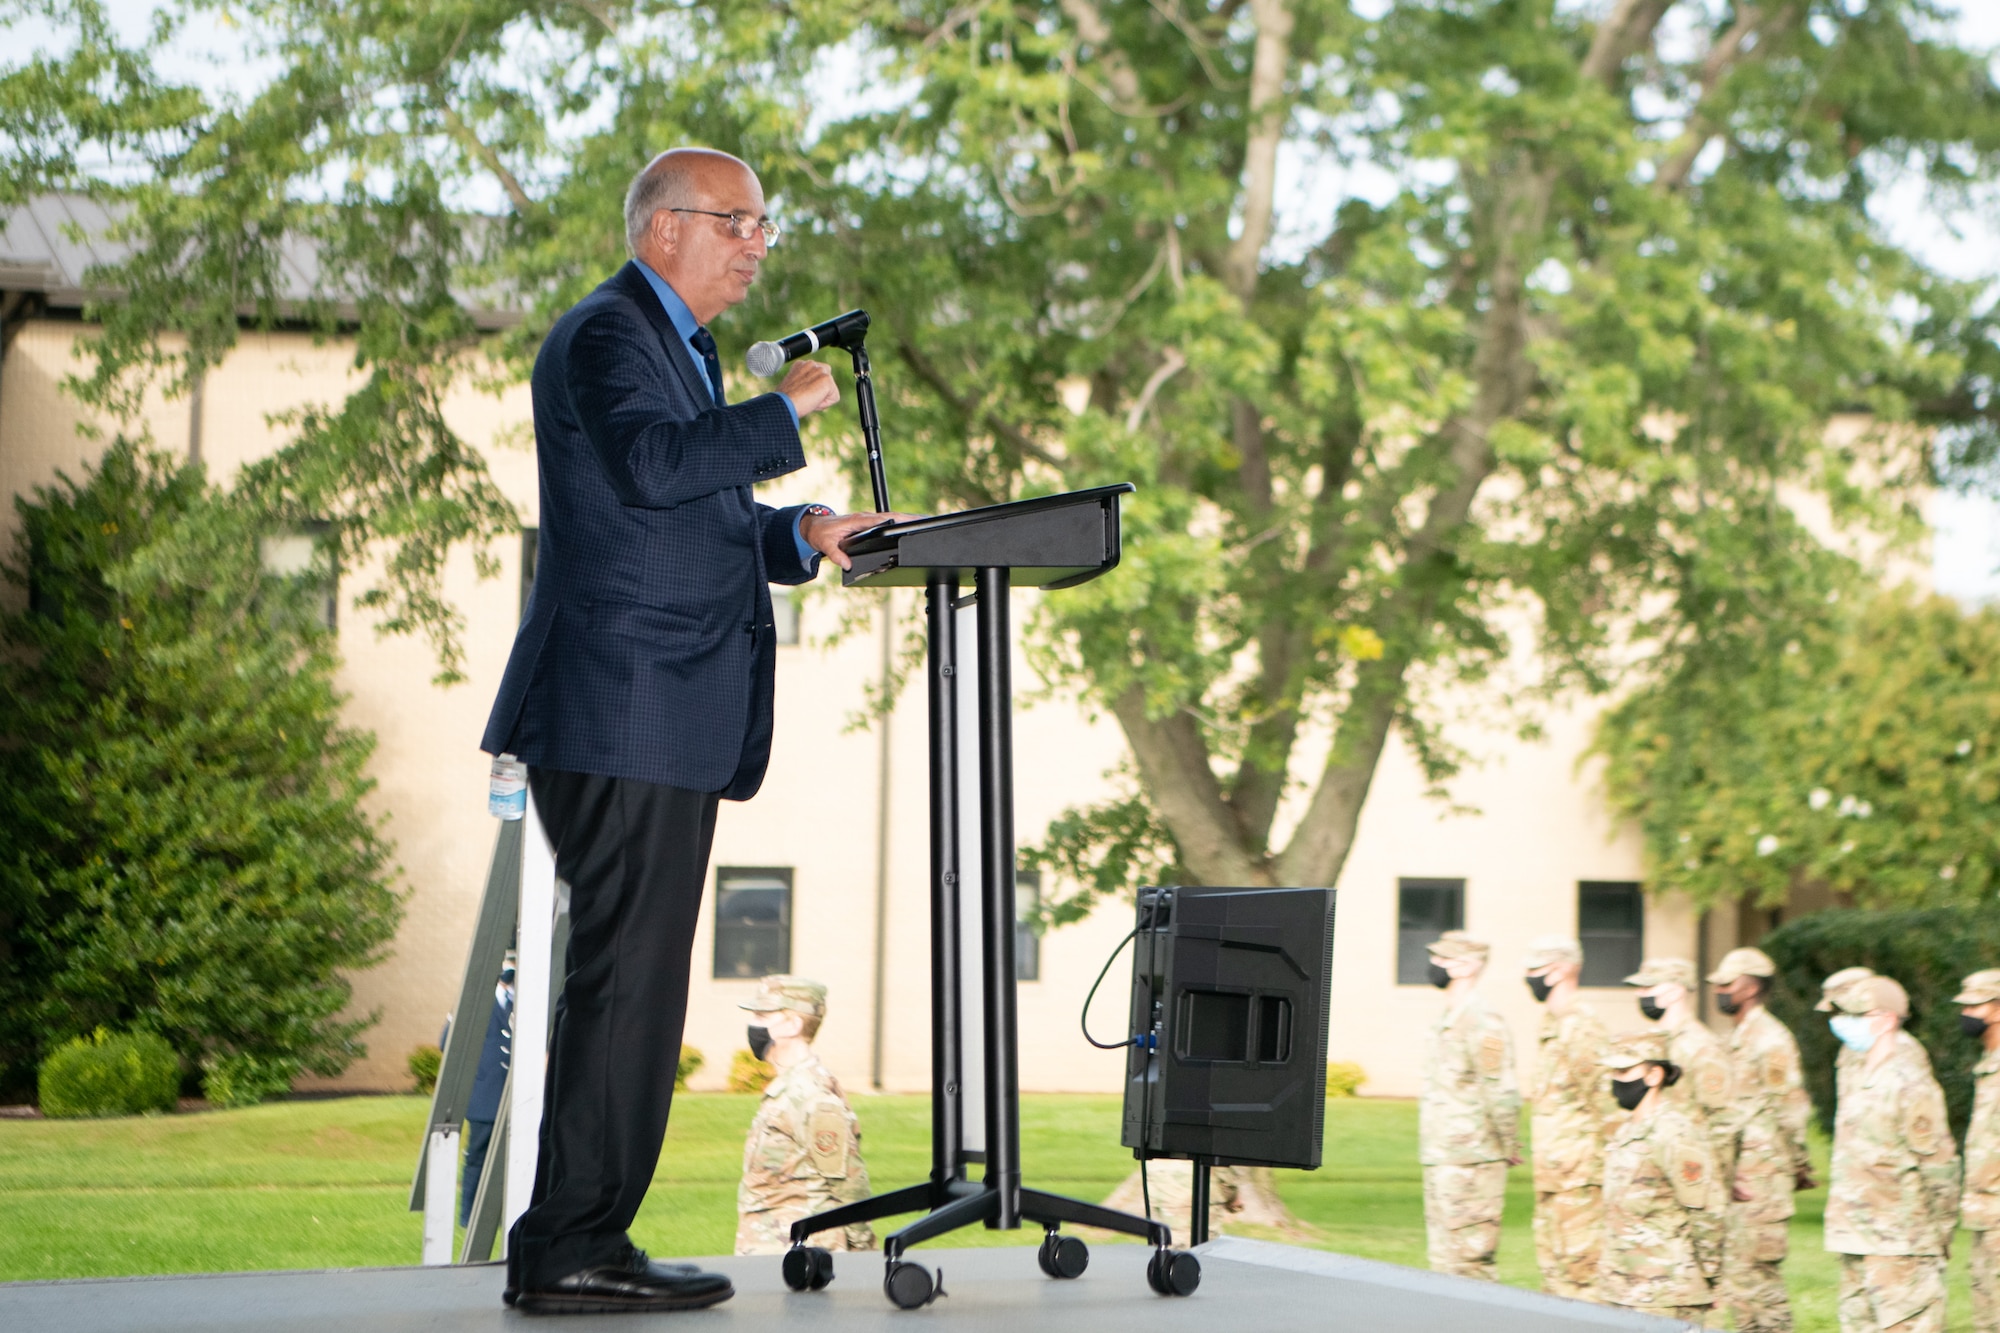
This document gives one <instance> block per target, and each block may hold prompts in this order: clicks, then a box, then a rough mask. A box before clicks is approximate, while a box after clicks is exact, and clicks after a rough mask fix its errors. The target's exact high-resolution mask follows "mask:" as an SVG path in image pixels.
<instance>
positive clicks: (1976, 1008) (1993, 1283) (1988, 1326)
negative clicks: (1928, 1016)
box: [1952, 968, 2000, 1333]
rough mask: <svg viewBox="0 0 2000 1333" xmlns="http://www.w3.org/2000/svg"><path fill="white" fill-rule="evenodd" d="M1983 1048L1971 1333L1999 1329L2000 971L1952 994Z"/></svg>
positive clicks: (1972, 1198) (1962, 1207)
mask: <svg viewBox="0 0 2000 1333" xmlns="http://www.w3.org/2000/svg"><path fill="white" fill-rule="evenodd" d="M1952 1003H1953V1004H1959V1005H1963V1006H1965V1010H1964V1015H1963V1018H1962V1019H1961V1022H1963V1023H1964V1025H1965V1030H1966V1032H1967V1034H1968V1035H1971V1036H1974V1037H1977V1038H1978V1039H1979V1041H1980V1043H1981V1045H1982V1046H1984V1048H1985V1054H1984V1055H1982V1056H1980V1058H1979V1063H1978V1064H1976V1065H1974V1066H1973V1067H1972V1076H1973V1085H1972V1086H1973V1093H1972V1124H1971V1126H1970V1127H1969V1128H1968V1129H1967V1130H1966V1131H1965V1193H1964V1194H1962V1195H1961V1196H1960V1197H1959V1204H1958V1221H1959V1225H1960V1226H1962V1227H1964V1228H1965V1229H1966V1230H1967V1231H1970V1232H1971V1233H1972V1265H1971V1267H1972V1328H1973V1333H2000V1078H1996V1077H1995V1075H1996V1074H2000V969H1992V968H1989V969H1987V970H1986V971H1984V972H1974V973H1973V974H1972V975H1971V976H1969V977H1967V978H1966V979H1965V984H1964V987H1963V988H1962V989H1961V990H1960V991H1959V993H1958V994H1957V995H1956V996H1954V997H1953V998H1952Z"/></svg>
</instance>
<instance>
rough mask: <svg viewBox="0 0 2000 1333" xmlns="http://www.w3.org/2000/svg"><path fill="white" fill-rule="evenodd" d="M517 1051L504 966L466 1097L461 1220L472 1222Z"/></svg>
mask: <svg viewBox="0 0 2000 1333" xmlns="http://www.w3.org/2000/svg"><path fill="white" fill-rule="evenodd" d="M513 1052H514V968H513V965H512V964H509V965H508V966H506V967H504V968H502V969H500V983H499V984H498V985H496V986H495V987H494V988H493V1010H492V1012H491V1013H489V1014H488V1015H487V1016H486V1039H485V1040H484V1041H483V1042H481V1043H480V1046H479V1068H478V1069H476V1070H474V1071H473V1076H472V1095H471V1096H470V1097H468V1098H466V1101H465V1179H464V1183H463V1184H461V1185H460V1187H459V1196H458V1224H459V1225H460V1226H462V1227H463V1226H470V1225H472V1201H473V1199H475V1198H477V1197H478V1195H479V1180H480V1177H481V1176H482V1175H484V1174H485V1172H486V1153H487V1150H488V1149H489V1148H490V1147H492V1145H493V1122H494V1121H496V1120H498V1119H499V1118H500V1095H501V1094H502V1093H503V1092H505V1091H506V1090H507V1068H508V1064H509V1062H510V1061H511V1059H512V1057H513Z"/></svg>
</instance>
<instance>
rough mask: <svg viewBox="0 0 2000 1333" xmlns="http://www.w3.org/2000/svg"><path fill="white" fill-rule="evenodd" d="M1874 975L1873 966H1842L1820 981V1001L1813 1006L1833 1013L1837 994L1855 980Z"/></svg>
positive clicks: (1824, 1011) (1821, 1010)
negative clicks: (1834, 999)
mask: <svg viewBox="0 0 2000 1333" xmlns="http://www.w3.org/2000/svg"><path fill="white" fill-rule="evenodd" d="M1874 975H1875V969H1874V968H1872V967H1843V968H1841V969H1840V971H1838V972H1836V973H1834V974H1833V975H1832V976H1830V977H1828V978H1827V979H1826V980H1825V981H1822V982H1820V983H1819V1003H1818V1004H1816V1005H1814V1006H1813V1008H1815V1009H1817V1010H1819V1011H1820V1012H1821V1013H1823V1014H1824V1013H1831V1012H1832V1010H1833V998H1834V996H1835V995H1836V994H1838V993H1839V992H1840V991H1843V990H1846V989H1847V988H1848V987H1849V986H1852V985H1853V984H1854V983H1855V982H1857V981H1865V980H1867V979H1868V978H1869V977H1872V976H1874Z"/></svg>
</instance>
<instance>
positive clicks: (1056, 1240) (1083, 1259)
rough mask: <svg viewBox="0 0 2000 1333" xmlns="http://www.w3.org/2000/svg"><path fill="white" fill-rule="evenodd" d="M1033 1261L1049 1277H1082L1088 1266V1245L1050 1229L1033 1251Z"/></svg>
mask: <svg viewBox="0 0 2000 1333" xmlns="http://www.w3.org/2000/svg"><path fill="white" fill-rule="evenodd" d="M1035 1261H1036V1262H1037V1263H1039V1264H1040V1265H1041V1266H1042V1271H1043V1272H1044V1273H1047V1274H1048V1275H1049V1276H1050V1277H1055V1278H1072V1277H1082V1276H1083V1270H1084V1269H1086V1268H1088V1267H1090V1247H1089V1246H1087V1245H1085V1244H1084V1243H1083V1242H1082V1241H1081V1240H1078V1239H1077V1238H1076V1237H1075V1236H1059V1235H1057V1234H1056V1233H1055V1232H1053V1231H1051V1232H1050V1233H1049V1234H1048V1235H1047V1236H1046V1237H1044V1238H1043V1240H1042V1246H1041V1248H1040V1249H1039V1250H1037V1251H1036V1252H1035Z"/></svg>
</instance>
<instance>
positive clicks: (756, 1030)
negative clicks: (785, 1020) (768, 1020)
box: [750, 1023, 771, 1060]
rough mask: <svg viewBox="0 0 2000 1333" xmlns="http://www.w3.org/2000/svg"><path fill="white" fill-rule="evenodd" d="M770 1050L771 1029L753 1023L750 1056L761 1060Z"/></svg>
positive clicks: (751, 1026)
mask: <svg viewBox="0 0 2000 1333" xmlns="http://www.w3.org/2000/svg"><path fill="white" fill-rule="evenodd" d="M770 1049H771V1029H769V1028H767V1027H763V1026H761V1025H759V1024H756V1023H752V1024H751V1025H750V1054H752V1055H754V1056H756V1057H757V1058H758V1059H759V1060H761V1059H763V1058H764V1053H765V1052H766V1051H768V1050H770Z"/></svg>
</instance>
